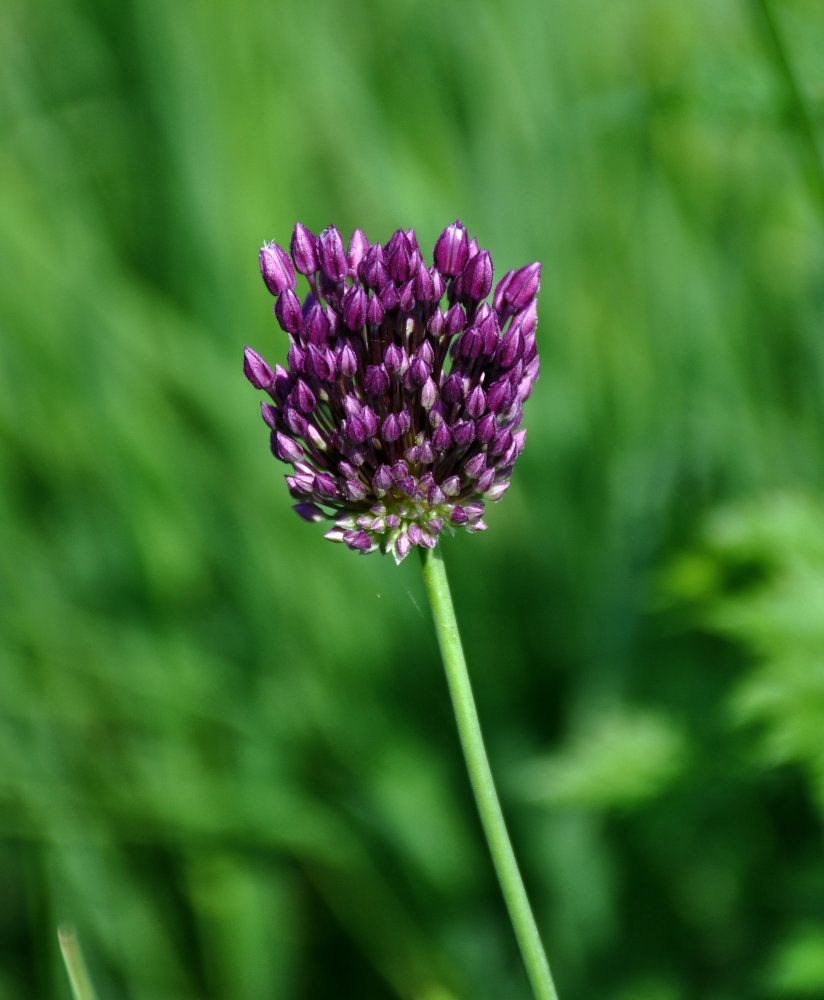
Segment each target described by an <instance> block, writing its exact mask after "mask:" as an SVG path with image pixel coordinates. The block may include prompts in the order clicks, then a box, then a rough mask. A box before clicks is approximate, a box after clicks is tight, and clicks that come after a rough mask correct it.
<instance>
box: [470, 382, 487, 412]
mask: <svg viewBox="0 0 824 1000" xmlns="http://www.w3.org/2000/svg"><path fill="white" fill-rule="evenodd" d="M485 409H486V396H485V395H484V391H483V389H482V388H481V387H480V386H479V385H476V386H475V388H474V389H473V390H472V391H471V392H470V393H469V395H468V396H467V397H466V412H467V414H468V415H469V416H470V417H474V418H476V419H477V418H478V417H480V416H481V414H482V413H483V412H484V410H485Z"/></svg>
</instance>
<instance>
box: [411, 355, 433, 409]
mask: <svg viewBox="0 0 824 1000" xmlns="http://www.w3.org/2000/svg"><path fill="white" fill-rule="evenodd" d="M431 371H432V366H431V365H428V364H427V363H426V362H425V361H422V360H421V359H420V358H418V357H415V358H413V359H412V363H411V364H410V365H409V370H408V371H407V373H406V375H405V376H404V383H405V384H406V385H407V386H408V387H409V388H410V389H420V388H421V386H422V385H424V384H425V382H426V380H427V379H428V378H429V374H430V372H431ZM433 402H434V400H433Z"/></svg>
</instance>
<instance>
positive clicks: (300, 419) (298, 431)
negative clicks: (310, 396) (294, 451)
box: [283, 406, 308, 437]
mask: <svg viewBox="0 0 824 1000" xmlns="http://www.w3.org/2000/svg"><path fill="white" fill-rule="evenodd" d="M283 421H284V423H285V424H286V426H287V427H288V428H289V430H290V431H291V432H292V433H293V434H294V435H295V436H296V437H305V436H306V431H307V428H308V425H307V422H306V417H304V416H303V415H302V414H301V413H299V412H298V410H297V408H296V407H295V406H287V407H286V412H285V413H284V415H283Z"/></svg>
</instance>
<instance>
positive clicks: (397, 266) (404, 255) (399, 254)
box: [386, 230, 412, 285]
mask: <svg viewBox="0 0 824 1000" xmlns="http://www.w3.org/2000/svg"><path fill="white" fill-rule="evenodd" d="M386 266H387V268H388V269H389V276H390V277H391V278H392V280H393V281H395V282H397V283H398V284H399V285H400V284H403V283H404V282H406V281H409V278H410V276H411V275H412V247H411V245H410V243H409V240H408V239H407V237H406V234H405V233H402V232H401V231H400V230H398V231H397V232H396V233H395V234H394V236H393V237H392V239H391V240H390V241H389V243H388V244H387V246H386Z"/></svg>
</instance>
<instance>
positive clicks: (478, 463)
mask: <svg viewBox="0 0 824 1000" xmlns="http://www.w3.org/2000/svg"><path fill="white" fill-rule="evenodd" d="M476 432H477V428H476ZM464 469H465V471H466V474H467V476H469V478H470V479H477V478H478V476H480V475H481V474H482V473H483V471H484V469H486V455H484V453H483V452H480V451H479V452H478V453H477V454H476V455H473V456H472V458H470V459H469V461H468V462H467V463H466V465H464Z"/></svg>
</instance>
